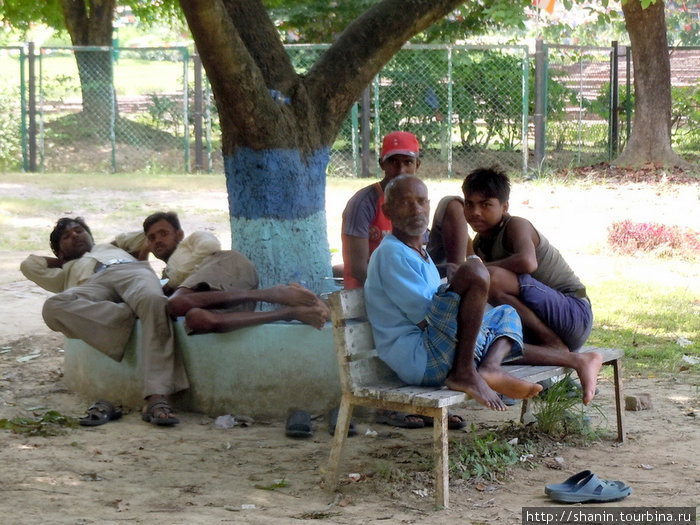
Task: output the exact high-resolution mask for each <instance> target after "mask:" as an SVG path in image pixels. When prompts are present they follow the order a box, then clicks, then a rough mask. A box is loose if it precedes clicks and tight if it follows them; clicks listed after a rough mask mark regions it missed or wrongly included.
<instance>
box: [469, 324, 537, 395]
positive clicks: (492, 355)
mask: <svg viewBox="0 0 700 525" xmlns="http://www.w3.org/2000/svg"><path fill="white" fill-rule="evenodd" d="M512 346H513V341H511V340H510V339H508V338H506V337H499V338H498V339H496V340H495V341H494V342H493V344H492V345H491V346H490V347H489V349H488V352H487V354H486V357H484V359H483V360H482V361H481V363H480V364H479V368H478V369H477V370H478V372H479V374H480V375H481V377H483V378H484V380H485V381H486V383H488V385H489V386H490V387H491V388H493V389H494V390H495V391H496V392H499V393H501V394H503V395H504V396H508V397H512V398H513V399H529V398H531V397H533V396H536V395H537V394H538V393H539V392H540V391H541V390H542V385H538V384H537V383H530V382H529V381H525V380H523V379H518V378H517V377H515V376H513V375H512V374H509V373H508V372H506V371H505V370H504V369H503V368H502V367H501V363H502V362H503V359H504V358H505V356H506V355H508V353H510V350H511V347H512Z"/></svg>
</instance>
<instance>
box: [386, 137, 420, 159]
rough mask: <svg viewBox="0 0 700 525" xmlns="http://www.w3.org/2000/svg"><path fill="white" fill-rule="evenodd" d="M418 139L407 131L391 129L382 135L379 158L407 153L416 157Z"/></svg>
mask: <svg viewBox="0 0 700 525" xmlns="http://www.w3.org/2000/svg"><path fill="white" fill-rule="evenodd" d="M418 153H419V146H418V139H417V138H416V136H415V135H414V134H413V133H409V132H408V131H392V132H391V133H389V134H387V135H386V136H385V137H384V142H383V143H382V153H381V155H380V158H381V160H386V159H388V158H389V157H391V156H393V155H408V156H409V157H414V158H418Z"/></svg>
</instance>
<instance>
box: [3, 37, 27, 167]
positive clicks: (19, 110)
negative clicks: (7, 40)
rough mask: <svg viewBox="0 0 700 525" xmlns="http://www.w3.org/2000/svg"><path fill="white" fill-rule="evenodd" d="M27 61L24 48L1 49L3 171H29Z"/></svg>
mask: <svg viewBox="0 0 700 525" xmlns="http://www.w3.org/2000/svg"><path fill="white" fill-rule="evenodd" d="M25 59H26V55H25V51H24V48H23V47H20V46H12V47H0V71H2V72H3V77H4V80H3V81H2V82H0V170H7V171H14V170H26V169H27V140H26V139H27V135H26V118H25V114H26V113H25V108H26V103H25V101H26V92H25V82H24V78H25V77H26V64H25Z"/></svg>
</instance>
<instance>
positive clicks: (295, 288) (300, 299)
mask: <svg viewBox="0 0 700 525" xmlns="http://www.w3.org/2000/svg"><path fill="white" fill-rule="evenodd" d="M267 292H268V294H269V295H270V300H269V301H268V302H270V303H277V304H286V305H288V306H313V305H314V304H316V301H317V300H318V297H316V294H315V293H313V292H312V291H311V290H307V289H306V288H304V287H303V286H301V285H300V284H298V283H291V284H278V285H275V286H273V287H272V288H269V289H268V290H267Z"/></svg>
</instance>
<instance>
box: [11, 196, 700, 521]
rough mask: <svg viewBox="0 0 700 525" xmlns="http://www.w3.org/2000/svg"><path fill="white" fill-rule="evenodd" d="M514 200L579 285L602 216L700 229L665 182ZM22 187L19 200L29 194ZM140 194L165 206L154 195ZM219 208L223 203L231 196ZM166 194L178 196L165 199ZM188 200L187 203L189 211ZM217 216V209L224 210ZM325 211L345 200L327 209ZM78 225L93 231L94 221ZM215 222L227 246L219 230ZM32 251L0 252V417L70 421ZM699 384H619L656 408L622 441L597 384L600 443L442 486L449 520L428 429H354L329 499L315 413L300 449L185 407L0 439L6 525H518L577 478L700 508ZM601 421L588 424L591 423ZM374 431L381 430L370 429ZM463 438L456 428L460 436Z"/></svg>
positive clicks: (591, 267) (636, 498) (544, 450)
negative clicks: (543, 229)
mask: <svg viewBox="0 0 700 525" xmlns="http://www.w3.org/2000/svg"><path fill="white" fill-rule="evenodd" d="M431 189H432V188H431ZM10 190H11V189H10V188H7V187H6V188H3V191H10ZM517 190H518V191H520V193H521V195H520V196H519V197H518V208H530V207H532V208H535V209H536V208H538V207H540V208H542V215H541V217H542V220H549V219H551V218H554V217H560V216H565V220H564V221H563V222H564V223H565V224H563V225H561V226H563V227H564V228H566V227H567V226H568V227H569V231H568V232H566V231H564V232H563V233H558V231H557V233H553V234H552V235H551V236H550V237H552V238H553V241H554V242H555V243H556V244H559V245H562V246H563V251H565V253H566V255H567V258H571V259H572V264H573V265H574V267H576V268H577V270H578V269H579V268H581V271H579V274H583V275H582V277H583V278H584V281H585V278H586V276H591V275H598V274H600V273H601V272H606V271H611V268H610V267H608V266H607V264H608V263H607V262H606V261H607V259H605V258H603V257H601V258H599V259H596V260H595V261H594V260H593V259H592V258H595V257H597V256H596V254H595V251H596V250H595V249H587V250H586V252H585V253H582V252H579V251H577V250H576V249H572V248H571V246H572V245H574V243H576V245H578V246H579V247H580V246H581V245H582V243H584V244H586V245H595V243H597V242H599V239H598V237H601V236H602V235H604V224H605V221H606V220H610V219H611V218H615V219H616V220H618V219H617V217H618V216H620V217H621V218H625V217H629V218H632V219H633V220H634V219H635V217H633V216H630V215H632V214H633V213H634V210H636V209H638V208H639V206H640V205H642V206H644V207H645V210H646V212H645V213H644V215H645V216H647V217H656V216H658V217H663V218H665V220H664V222H666V223H678V224H695V227H697V224H698V223H697V222H695V223H693V221H694V220H696V219H697V213H698V212H697V196H698V187H697V185H694V186H693V185H690V186H687V187H684V188H681V189H677V190H673V191H672V192H671V193H670V194H669V195H666V193H664V192H665V191H666V190H663V189H659V188H658V187H651V188H649V187H642V186H638V185H630V186H627V187H619V186H617V185H613V186H610V187H609V188H608V190H609V197H610V198H611V199H612V201H613V202H611V203H607V204H604V203H603V202H602V201H601V195H599V194H598V193H596V192H603V193H605V188H603V189H591V190H590V191H591V193H590V194H588V195H586V196H585V198H582V199H581V201H582V203H581V204H580V209H569V210H568V213H566V214H563V213H562V210H561V208H560V206H559V205H554V204H553V203H554V202H558V203H561V202H567V199H568V198H570V197H571V196H572V195H575V194H576V193H577V192H578V193H581V191H582V190H581V189H578V190H576V189H573V190H567V189H557V190H553V191H546V190H543V189H541V188H540V189H537V188H527V189H526V188H517ZM12 191H14V190H12ZM17 191H20V190H17ZM21 191H22V192H24V193H23V195H28V194H30V193H31V191H32V190H31V189H28V188H23V189H21ZM436 191H438V190H436ZM569 192H570V193H569ZM688 192H689V193H690V197H688ZM78 193H79V190H76V194H78ZM523 193H527V195H526V196H523V195H522V194H523ZM662 194H663V198H661V197H659V196H660V195H662ZM92 197H93V200H94V199H98V198H100V196H97V195H93V196H92ZM103 197H104V198H105V199H112V200H114V199H117V201H118V198H119V197H118V196H117V197H115V196H114V195H104V196H103ZM579 197H580V195H579ZM666 197H668V198H666ZM143 198H144V199H145V202H158V200H157V199H162V198H163V195H155V194H154V195H145V196H143ZM217 198H224V199H225V195H223V194H222V195H220V196H218V197H217ZM338 198H339V199H340V200H342V199H345V198H346V196H345V195H342V196H340V197H338ZM168 199H170V202H172V194H170V195H168ZM433 199H434V201H437V199H435V197H434V196H433ZM684 199H689V200H687V201H686V200H684ZM195 200H196V199H195V198H193V196H192V195H190V196H188V201H187V202H194V201H195ZM642 201H643V202H642ZM662 201H663V202H662ZM105 202H107V201H105ZM685 202H687V203H689V204H690V206H693V203H694V206H695V208H694V209H695V211H692V208H691V212H690V213H689V209H688V208H687V207H686V208H685V209H684V210H682V209H679V208H683V205H682V204H679V203H685ZM547 203H551V204H547ZM569 203H571V201H569ZM331 204H332V203H331ZM189 206H190V205H188V204H186V203H184V201H183V203H182V206H181V207H180V208H178V207H176V206H174V208H175V209H179V210H184V213H186V214H187V213H189V214H190V215H189V217H190V221H189V222H188V226H189V227H190V229H192V228H194V227H196V226H198V225H199V224H200V223H201V224H204V223H205V222H207V223H208V222H210V221H211V215H208V212H203V213H202V214H201V215H196V210H195V209H194V208H193V207H189ZM192 206H194V205H192ZM105 207H109V205H108V204H105ZM221 207H222V208H223V210H225V204H222V206H221ZM620 208H622V210H621V209H620ZM329 209H342V206H341V205H340V204H338V207H336V208H332V207H331V206H330V205H329ZM606 209H607V210H608V211H607V215H605V216H603V211H604V210H606ZM591 210H593V212H591ZM528 211H529V210H528ZM79 212H80V210H76V213H79ZM517 213H522V214H525V213H526V212H525V211H522V210H519V211H518V212H517ZM625 213H626V215H625ZM674 214H675V215H674ZM693 214H694V217H693ZM84 215H85V216H86V217H87V218H88V222H90V223H92V222H91V220H90V218H91V214H90V213H84ZM676 218H677V221H675V222H674V220H675V219H676ZM582 219H586V221H585V222H587V226H588V228H587V229H586V232H580V233H576V232H572V231H571V228H572V227H573V226H572V225H574V224H577V223H581V222H583V221H582ZM659 220H660V219H659ZM198 221H199V222H198ZM224 222H225V221H224ZM560 222H561V221H560ZM552 224H553V223H552ZM193 225H195V226H193ZM214 227H215V229H217V233H223V234H224V235H222V237H223V236H225V231H222V230H221V223H218V224H215V225H214ZM591 230H593V231H591ZM601 230H602V231H601ZM572 237H574V239H572ZM25 255H26V254H23V253H14V252H13V253H9V254H8V253H4V254H2V259H3V260H2V264H1V265H0V298H1V299H2V300H0V318H2V319H3V323H1V324H0V418H13V417H15V416H27V415H31V414H32V413H36V414H43V413H45V412H46V411H47V410H57V411H59V412H60V413H62V414H64V415H70V416H75V417H79V416H80V415H82V414H83V413H84V410H85V408H86V407H87V406H88V405H89V404H90V403H91V402H92V401H93V400H89V399H83V398H81V397H79V396H78V395H76V394H74V393H72V392H70V391H68V390H67V388H66V387H65V386H64V384H63V383H62V373H63V372H62V369H63V356H62V343H63V340H62V337H61V336H60V335H58V334H56V333H52V332H50V331H49V330H48V329H47V328H46V327H45V326H44V324H43V322H42V320H41V313H40V312H41V305H42V303H43V300H44V299H45V298H46V297H47V296H48V293H46V292H44V291H42V290H39V289H38V288H37V287H36V286H34V285H33V284H32V283H29V282H27V281H26V280H23V279H22V276H21V274H19V272H18V271H17V265H18V263H19V261H20V260H21V258H22V257H24V256H25ZM589 263H590V264H589ZM577 265H578V266H577ZM636 271H639V272H644V271H645V270H644V268H638V269H636ZM683 271H684V272H686V273H688V275H687V278H688V279H689V283H690V284H689V286H694V287H696V286H697V284H693V283H696V280H697V278H698V274H697V269H695V270H690V271H689V270H688V269H687V268H686V269H685V270H683ZM658 278H659V279H660V280H663V279H664V276H659V277H658ZM697 383H698V382H697V377H693V376H691V375H689V373H688V372H687V371H685V372H681V371H679V372H678V374H676V375H675V376H673V377H657V378H655V377H651V378H649V377H644V378H642V377H628V376H626V377H625V385H624V386H625V390H626V393H627V394H633V393H645V392H646V393H650V394H651V398H652V401H653V408H652V409H650V410H646V411H638V412H626V413H625V416H626V419H625V425H626V429H627V442H626V443H625V444H623V445H617V444H616V443H615V442H614V440H613V439H612V436H613V433H614V428H615V419H614V405H613V390H612V384H611V382H610V381H609V380H607V379H602V380H601V382H600V394H599V395H598V396H597V398H596V400H597V401H598V403H600V405H601V407H602V412H603V413H604V414H606V415H607V416H608V419H607V421H603V422H602V423H601V424H602V425H603V427H604V428H606V429H608V430H609V436H608V437H606V438H604V439H601V440H600V441H598V442H595V443H592V444H588V445H581V444H578V445H574V444H571V443H557V442H546V443H545V442H543V443H542V446H541V447H540V448H539V449H538V450H537V451H536V453H535V454H534V456H533V457H532V458H528V459H526V460H525V461H523V462H521V463H520V464H518V465H516V466H514V467H512V468H511V470H510V471H509V474H508V475H507V476H506V477H505V478H504V479H503V480H501V481H488V480H461V479H459V478H458V476H457V475H456V474H455V475H453V477H452V479H451V485H450V497H451V507H450V508H449V509H446V510H445V509H436V508H435V507H434V505H433V491H432V489H433V480H432V472H431V470H430V465H431V456H432V450H431V435H432V434H431V432H432V431H431V430H430V429H421V430H403V429H392V428H390V427H387V426H381V425H376V424H374V423H371V422H368V421H358V427H359V435H358V436H356V437H353V438H351V439H350V440H349V441H348V447H347V449H346V452H345V455H344V461H343V468H342V477H341V484H340V487H339V491H338V492H337V493H334V494H331V493H328V492H327V491H325V490H324V488H323V486H322V482H321V480H322V477H323V473H324V472H325V468H326V464H327V460H328V455H329V452H330V446H331V436H330V435H329V433H328V430H327V428H328V427H327V422H326V421H325V420H324V417H323V415H315V416H317V417H316V419H315V420H314V430H315V433H314V436H313V437H312V438H311V439H307V440H292V439H289V438H286V437H285V435H284V422H283V421H258V420H254V421H253V422H252V423H251V424H249V425H248V426H241V425H238V426H235V427H233V428H231V429H226V430H224V429H220V428H216V427H215V425H214V419H213V418H212V417H208V416H205V415H201V414H194V413H180V419H181V424H180V425H178V426H177V427H175V428H156V427H154V426H152V425H149V424H146V423H144V422H142V421H141V419H140V417H139V414H138V413H133V412H132V413H127V414H125V415H124V417H123V418H122V419H121V420H119V421H114V422H111V423H109V424H106V425H103V426H99V427H94V428H85V427H76V428H70V429H67V430H66V432H65V433H64V434H61V435H57V436H51V437H42V436H27V435H24V434H13V433H11V432H9V431H7V430H0V440H2V447H0V464H1V465H2V474H0V493H1V494H2V495H3V497H2V500H1V501H0V516H1V518H0V519H1V520H2V522H3V523H8V524H37V523H42V522H44V523H52V524H53V523H57V524H63V523H66V524H92V523H98V524H106V523H122V522H127V523H145V524H168V525H170V524H200V523H202V524H213V523H250V524H262V523H265V524H267V523H271V522H273V521H274V522H275V523H300V522H303V521H305V520H312V519H315V520H319V519H320V520H324V521H325V522H327V523H348V524H350V523H353V524H357V523H366V524H369V523H437V522H439V521H446V522H450V523H505V524H510V523H513V524H516V523H520V522H521V518H520V517H521V509H522V507H525V506H544V505H551V504H553V503H552V502H551V501H549V500H548V499H547V498H546V496H545V495H544V485H545V484H546V483H552V482H558V481H563V480H564V479H566V478H567V477H569V476H570V475H571V474H573V473H576V472H578V471H581V470H584V469H591V470H593V471H594V472H596V473H597V474H598V475H599V476H600V477H602V478H605V479H620V480H624V481H626V482H627V483H628V484H629V485H630V486H632V488H633V491H634V492H633V494H632V495H631V496H630V497H628V498H627V499H625V500H624V501H623V502H621V503H619V504H618V505H624V506H697V505H698V502H699V498H698V494H699V493H700V490H699V487H700V485H699V483H700V431H699V428H698V418H697V413H698V411H699V410H700V403H699V399H700V396H699V395H698V390H697ZM457 412H458V413H459V414H461V415H463V416H464V417H465V418H467V419H468V420H469V421H474V422H475V424H476V425H477V427H478V428H495V427H499V426H501V425H502V423H503V422H504V421H506V420H508V419H517V416H518V413H519V409H518V407H513V408H511V409H510V410H509V411H508V412H507V413H505V414H497V413H494V412H491V411H489V410H487V409H485V408H482V407H480V406H479V405H476V404H469V405H467V406H465V407H464V408H461V409H459V410H458V411H457ZM235 415H236V416H241V415H246V416H251V415H253V414H235ZM598 423H599V420H598V419H597V418H594V424H598ZM368 430H373V431H376V433H377V434H376V435H368V434H367V433H366V432H367V431H368ZM463 432H464V431H453V432H452V433H451V436H452V438H453V441H456V440H459V439H460V437H461V435H462V433H463ZM514 432H515V431H514ZM513 435H515V433H514V434H513ZM349 473H357V474H359V475H360V476H359V480H358V481H351V480H350V478H349V477H348V474H349ZM280 480H284V483H280ZM609 505H615V504H609Z"/></svg>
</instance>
